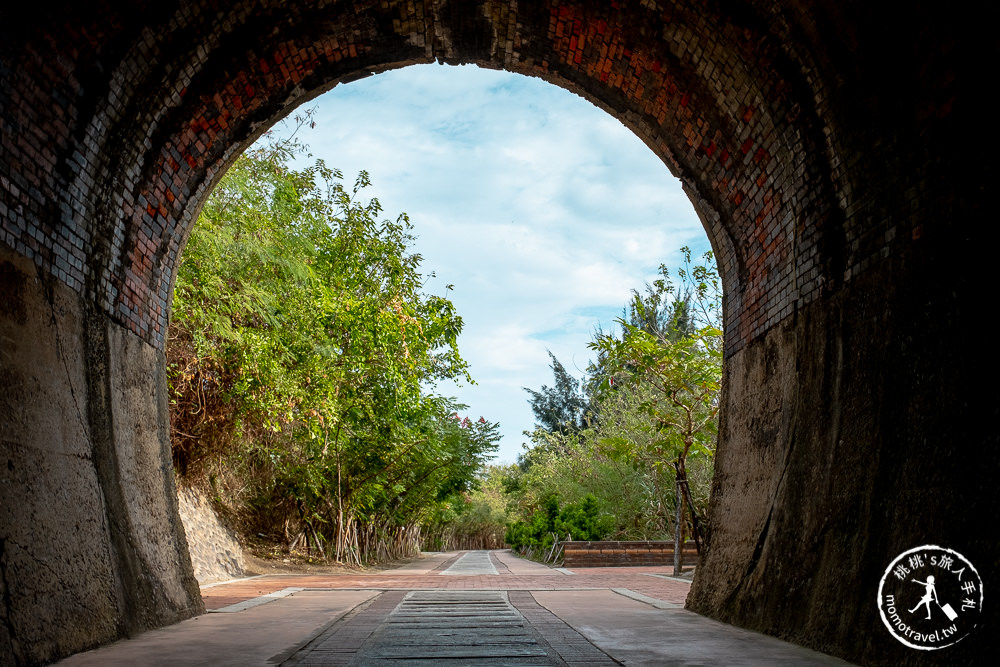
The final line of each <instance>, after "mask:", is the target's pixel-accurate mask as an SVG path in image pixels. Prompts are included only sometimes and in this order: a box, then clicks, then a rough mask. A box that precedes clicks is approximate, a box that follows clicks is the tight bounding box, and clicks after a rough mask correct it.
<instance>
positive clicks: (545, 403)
mask: <svg viewBox="0 0 1000 667" xmlns="http://www.w3.org/2000/svg"><path fill="white" fill-rule="evenodd" d="M549 359H551V361H552V363H551V365H550V368H552V375H553V377H554V382H555V384H554V385H553V386H551V387H549V386H548V385H542V388H541V389H540V390H538V391H535V390H534V389H528V388H527V387H524V390H525V391H526V392H528V393H529V394H530V395H531V398H530V399H528V403H530V404H531V411H532V412H534V413H535V419H536V420H537V424H538V426H540V427H541V428H543V429H545V430H546V431H549V432H551V433H575V432H577V431H579V430H580V429H582V428H583V427H584V424H585V421H586V417H587V415H586V410H587V404H588V401H587V397H586V395H585V394H584V393H583V390H582V387H583V383H582V381H580V380H578V379H576V378H575V377H573V376H572V375H570V373H569V372H568V371H567V370H566V367H565V366H563V365H562V363H560V361H559V360H558V359H556V355H554V354H552V352H551V351H550V352H549Z"/></svg>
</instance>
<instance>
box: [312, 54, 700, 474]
mask: <svg viewBox="0 0 1000 667" xmlns="http://www.w3.org/2000/svg"><path fill="white" fill-rule="evenodd" d="M303 108H315V110H316V111H315V120H316V127H315V129H313V130H309V131H307V132H305V133H304V134H302V135H301V136H302V139H303V140H304V141H305V142H306V143H307V144H308V145H309V146H310V148H311V152H312V154H313V155H314V157H318V158H323V159H324V160H325V161H326V162H327V164H328V165H329V166H331V167H336V168H338V169H340V170H341V171H342V172H343V174H344V177H345V181H346V182H347V183H348V184H350V183H353V181H354V178H355V176H356V175H357V173H358V172H359V171H361V170H365V171H367V172H368V173H369V175H370V176H371V179H372V181H373V187H371V188H369V189H368V191H367V192H368V193H369V195H370V196H375V197H377V198H378V199H379V201H380V202H381V204H382V206H383V209H384V214H385V216H386V217H387V218H395V217H396V215H398V214H399V213H401V212H404V211H405V212H406V213H407V214H408V215H409V216H410V220H411V222H412V223H413V225H414V229H413V232H414V234H415V235H416V236H417V237H418V238H417V241H416V243H415V247H414V250H415V251H416V252H418V253H420V254H421V255H423V258H424V259H423V264H422V269H423V273H424V274H425V275H426V274H430V273H431V272H434V273H435V274H436V277H435V278H431V279H429V280H428V283H427V291H428V292H433V293H436V294H445V285H449V284H451V285H454V290H453V291H451V292H449V293H448V296H449V297H450V298H451V299H452V301H453V302H454V303H455V305H456V307H457V309H458V312H459V314H460V315H461V316H462V318H463V320H464V322H465V327H464V331H463V333H462V336H461V337H460V339H459V347H460V350H461V352H462V355H463V356H464V357H465V358H466V360H467V361H468V362H469V364H470V372H471V374H472V377H473V379H474V380H475V381H476V384H475V385H473V386H469V385H463V386H450V385H449V386H440V387H439V388H438V389H439V391H441V393H444V394H446V395H450V396H455V397H457V398H458V399H459V400H460V401H461V402H462V403H465V404H467V405H469V409H468V411H467V413H468V414H469V416H471V417H473V418H477V417H479V416H483V417H486V418H487V419H488V420H490V421H498V422H500V426H501V430H502V433H503V441H502V442H501V445H500V450H499V452H498V454H497V460H498V461H499V462H513V461H514V460H515V459H516V457H517V455H518V454H519V453H521V452H522V451H523V450H522V447H521V444H522V443H523V442H526V441H527V438H526V437H524V436H523V435H522V432H523V431H525V430H531V428H532V427H533V423H534V417H533V415H532V413H531V408H530V406H529V405H528V403H527V393H526V392H525V391H524V390H523V387H531V388H534V389H538V388H539V387H541V386H542V385H543V384H552V373H551V370H550V369H549V358H548V355H547V353H546V350H547V349H548V350H551V351H552V352H553V353H554V354H555V355H556V356H557V357H558V358H559V360H560V361H561V362H562V363H563V365H565V366H566V368H567V369H569V370H570V372H572V373H574V374H575V375H577V376H581V377H582V376H583V374H584V370H585V369H586V367H587V363H588V361H589V359H590V358H591V354H590V352H589V350H588V349H587V343H588V342H590V340H591V335H592V333H593V331H594V329H595V328H596V327H598V326H601V327H603V329H604V330H605V331H610V330H612V329H613V322H614V319H615V318H616V317H618V316H620V315H621V313H622V308H623V306H624V305H625V303H626V302H627V301H628V298H629V291H630V290H631V289H633V288H637V289H641V288H642V286H643V284H644V283H645V282H646V281H648V280H652V279H653V278H654V277H655V276H656V273H657V267H658V266H659V265H660V263H661V262H662V263H665V264H667V266H668V267H671V268H672V267H675V266H677V265H678V263H679V252H678V250H679V249H680V248H681V246H684V245H688V246H690V247H691V249H692V250H693V251H694V253H695V254H696V255H700V254H701V253H702V252H704V251H705V250H708V249H709V245H708V240H707V238H706V237H705V232H704V230H703V228H702V227H701V223H700V222H699V220H698V218H697V216H696V215H695V213H694V210H693V208H692V206H691V204H690V202H689V201H688V199H687V197H686V196H685V195H684V193H683V192H682V191H681V187H680V183H679V182H678V181H677V179H675V178H674V177H673V176H672V175H671V174H670V172H669V171H668V170H667V168H666V167H665V166H664V165H663V164H662V163H661V162H660V161H659V160H658V159H657V158H656V156H655V155H654V154H653V153H652V151H650V150H649V149H648V148H647V147H646V146H645V145H644V144H643V143H642V142H641V141H640V140H639V139H638V138H637V137H636V136H635V135H633V134H632V133H631V132H630V131H629V130H627V129H626V128H625V127H624V126H623V125H622V124H621V123H620V122H618V121H617V120H616V119H614V118H613V117H612V116H610V115H608V114H607V113H606V112H604V111H601V110H600V109H598V108H597V107H595V106H593V105H592V104H590V103H589V102H587V101H586V100H584V99H583V98H581V97H578V96H576V95H574V94H572V93H569V92H568V91H565V90H563V89H561V88H558V87H556V86H553V85H551V84H548V83H545V82H543V81H541V80H538V79H533V78H530V77H524V76H520V75H515V74H509V73H506V72H497V71H492V70H484V69H479V68H476V67H474V66H471V65H470V66H462V67H453V66H445V65H419V66H412V67H407V68H405V69H401V70H394V71H391V72H386V73H383V74H379V75H376V76H372V77H368V78H366V79H362V80H360V81H355V82H353V83H350V84H346V85H341V86H337V87H336V88H334V89H333V90H331V91H330V92H328V93H326V94H325V95H323V96H321V97H319V98H318V99H316V100H313V101H312V102H310V103H308V104H306V105H305V106H304V107H303Z"/></svg>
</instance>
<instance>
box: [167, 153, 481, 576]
mask: <svg viewBox="0 0 1000 667" xmlns="http://www.w3.org/2000/svg"><path fill="white" fill-rule="evenodd" d="M304 150H305V149H304V147H303V146H301V145H299V144H297V143H294V142H278V143H270V144H266V145H262V146H258V147H256V148H254V149H252V150H251V151H250V152H248V153H247V154H245V155H243V156H241V157H240V158H238V159H237V161H236V162H235V164H234V165H233V167H232V168H231V169H230V171H229V172H228V173H227V174H226V176H225V177H224V178H223V179H222V181H221V182H220V183H219V185H218V186H217V187H216V189H215V191H214V192H213V193H212V195H211V196H210V197H209V199H208V201H207V202H206V203H205V206H204V207H203V210H202V213H201V216H200V218H199V220H198V223H197V224H196V225H195V228H194V230H193V232H192V234H191V238H190V240H189V241H188V244H187V246H186V248H185V251H184V256H183V259H182V262H181V265H180V268H179V270H178V275H177V281H176V287H175V294H174V304H173V316H172V321H171V328H170V340H169V345H168V363H169V369H170V384H171V392H172V405H171V423H172V427H173V429H172V430H173V432H172V442H173V452H174V461H175V464H176V466H177V468H178V470H179V471H181V472H182V473H184V474H187V475H189V476H190V477H194V478H197V477H199V476H202V477H205V476H207V477H209V478H211V479H214V480H217V481H218V480H222V481H223V482H224V483H226V484H228V486H229V487H230V488H229V497H231V498H235V499H236V501H237V505H238V508H237V509H236V510H234V511H237V512H242V513H243V514H244V515H246V516H247V517H249V518H248V519H247V520H248V521H252V522H256V523H257V524H258V527H257V529H258V530H262V531H264V532H269V531H273V530H274V527H275V524H277V523H283V524H284V525H285V526H288V525H290V522H291V524H292V525H294V526H296V527H297V530H298V534H297V536H296V541H298V542H301V543H304V544H311V545H312V546H315V547H316V548H319V549H320V550H322V551H326V552H327V553H329V554H331V555H334V556H336V557H337V558H348V559H351V560H359V559H360V558H361V556H360V555H359V552H360V551H361V550H362V548H361V545H360V544H359V541H358V540H359V538H358V535H359V534H362V533H364V531H365V530H367V528H365V527H367V526H378V527H379V528H378V530H377V531H375V532H378V531H382V532H385V531H386V530H390V529H393V528H392V527H393V526H395V527H407V526H415V525H418V524H419V523H420V522H421V521H422V520H423V519H424V517H426V516H427V515H428V514H430V513H433V511H434V508H435V506H436V504H438V503H441V502H445V499H447V498H449V497H452V496H454V495H456V494H461V493H465V492H468V491H469V490H471V489H472V488H473V486H474V484H475V480H476V473H477V471H478V470H479V468H480V466H481V465H482V464H483V463H484V462H485V460H486V459H487V458H488V457H489V455H490V454H491V453H492V452H493V451H494V450H495V449H496V442H497V440H498V439H499V435H498V433H497V429H498V426H497V425H496V424H492V423H489V422H487V421H486V420H485V419H479V420H478V421H472V420H469V419H467V418H466V419H462V418H460V417H459V416H458V412H459V411H461V410H463V409H464V408H465V406H462V405H457V404H455V403H453V402H452V401H450V400H448V399H445V398H443V397H440V396H436V395H435V394H434V393H433V387H434V385H435V383H436V382H437V381H438V380H441V379H445V378H466V379H467V380H468V379H469V378H468V375H467V371H466V364H465V361H464V360H463V359H462V358H461V356H460V354H459V352H458V348H457V339H458V335H459V333H460V332H461V330H462V320H461V318H460V317H459V316H458V315H457V313H456V312H455V308H454V305H453V304H452V303H451V301H449V300H448V299H446V298H444V297H441V296H436V295H430V294H425V293H423V291H422V290H423V277H422V275H421V274H420V272H419V265H420V259H421V258H420V256H419V255H416V254H413V253H412V252H411V251H410V245H411V242H412V240H413V237H412V235H411V233H410V229H411V226H410V223H409V220H408V219H407V217H406V216H405V214H404V215H400V216H398V217H397V218H396V219H395V220H386V219H381V218H380V215H381V212H382V209H381V206H380V204H379V202H378V200H377V199H374V198H371V199H365V198H364V197H363V195H364V191H365V190H366V189H367V188H368V187H369V186H370V179H369V177H368V175H367V174H366V173H364V172H362V173H361V174H360V175H359V176H358V178H357V179H356V180H355V182H354V184H353V186H351V187H349V188H348V187H345V185H344V184H343V182H342V176H341V174H340V173H339V172H338V171H336V170H334V169H330V168H328V167H327V166H326V165H325V164H324V163H323V162H322V161H316V162H315V163H314V164H312V165H311V166H309V167H305V168H303V169H295V168H293V167H292V166H291V160H292V158H294V157H296V156H298V155H301V154H302V153H303V152H304ZM293 532H294V531H293Z"/></svg>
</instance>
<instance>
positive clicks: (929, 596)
mask: <svg viewBox="0 0 1000 667" xmlns="http://www.w3.org/2000/svg"><path fill="white" fill-rule="evenodd" d="M910 581H912V582H913V583H915V584H920V585H921V586H923V587H924V595H923V597H922V598H920V602H918V603H917V606H916V607H914V608H913V609H911V610H910V613H911V614H912V613H913V612H915V611H916V610H917V609H920V607H921V606H924V605H926V607H927V620H928V621H929V620H931V600H934V602H936V603H937V605H938V606H939V607H940V606H941V603H940V602H938V596H937V590H936V589H935V588H934V575H933V574H930V575H927V581H917V580H916V579H911V580H910Z"/></svg>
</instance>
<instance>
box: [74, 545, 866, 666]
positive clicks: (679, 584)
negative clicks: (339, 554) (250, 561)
mask: <svg viewBox="0 0 1000 667" xmlns="http://www.w3.org/2000/svg"><path fill="white" fill-rule="evenodd" d="M670 571H671V570H670V568H665V567H662V568H661V567H636V568H580V569H572V570H567V569H562V568H560V569H553V568H549V567H546V566H543V565H539V564H538V563H533V562H531V561H525V560H523V559H520V558H517V557H516V556H513V555H512V554H511V553H510V552H509V551H491V552H487V551H471V552H457V553H440V554H427V555H425V557H423V558H421V559H419V560H417V561H414V562H412V563H409V564H407V565H404V566H402V567H399V568H396V569H394V570H389V571H385V572H379V573H373V574H356V575H353V574H352V575H266V576H260V577H252V578H248V579H242V580H235V581H231V582H225V583H223V584H215V585H210V586H206V587H205V588H203V589H202V597H203V598H204V600H205V606H206V608H207V609H208V610H209V613H207V614H205V615H203V616H199V617H197V618H193V619H189V620H187V621H183V622H181V623H177V624H176V625H173V626H170V627H167V628H162V629H160V630H154V631H151V632H148V633H145V634H143V635H141V636H139V637H137V638H135V639H131V640H127V641H122V642H118V643H116V644H113V645H111V646H106V647H103V648H100V649H97V650H94V651H90V652H87V653H81V654H77V655H75V656H72V657H71V658H69V659H67V660H65V661H64V662H63V664H66V665H133V664H142V665H197V664H211V665H288V666H290V667H291V666H295V665H302V666H316V665H385V664H393V665H414V666H416V665H435V667H441V666H443V665H588V666H590V665H781V664H784V665H810V664H813V665H843V664H846V663H844V662H842V661H839V660H836V659H834V658H831V657H829V656H825V655H823V654H820V653H815V652H812V651H808V650H806V649H803V648H801V647H797V646H794V645H792V644H788V643H785V642H782V641H779V640H777V639H774V638H772V637H766V636H764V635H759V634H756V633H752V632H748V631H745V630H740V629H738V628H733V627H732V626H727V625H724V624H721V623H717V622H715V621H712V620H709V619H706V618H704V617H701V616H698V615H697V614H694V613H691V612H689V611H686V610H684V609H683V608H682V606H683V603H684V599H685V597H686V596H687V592H688V588H689V583H688V582H687V581H685V580H682V579H675V578H673V577H671V576H670V575H669V572H670Z"/></svg>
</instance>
